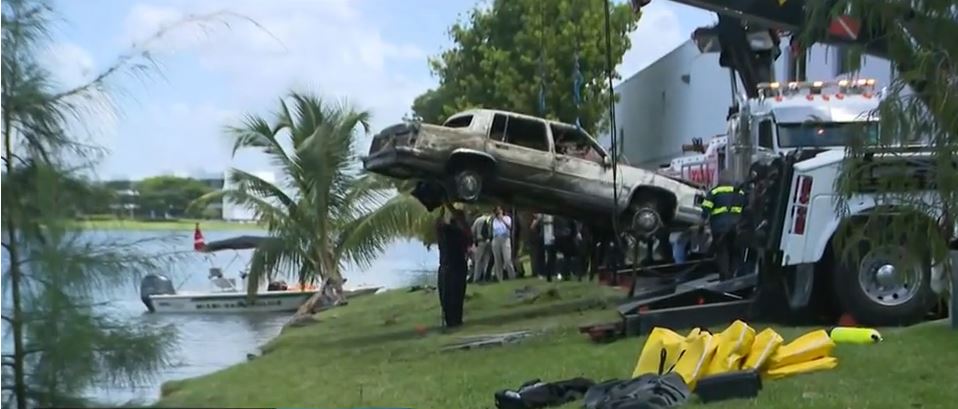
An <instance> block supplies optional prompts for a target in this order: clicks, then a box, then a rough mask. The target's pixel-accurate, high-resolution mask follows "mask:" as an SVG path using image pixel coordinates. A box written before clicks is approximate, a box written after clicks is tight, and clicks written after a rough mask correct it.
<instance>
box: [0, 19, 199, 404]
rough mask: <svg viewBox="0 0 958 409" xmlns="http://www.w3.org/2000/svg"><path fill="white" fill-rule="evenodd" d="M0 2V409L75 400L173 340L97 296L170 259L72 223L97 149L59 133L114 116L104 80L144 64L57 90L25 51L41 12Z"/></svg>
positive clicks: (126, 374)
mask: <svg viewBox="0 0 958 409" xmlns="http://www.w3.org/2000/svg"><path fill="white" fill-rule="evenodd" d="M2 7H3V14H2V33H3V34H2V38H3V40H2V41H3V53H2V75H0V78H2V89H0V93H2V100H3V104H2V113H0V115H2V143H3V145H2V159H3V171H4V175H3V181H2V184H0V188H2V195H3V198H4V199H6V200H3V201H2V205H0V209H2V217H0V220H2V222H3V229H2V234H3V249H4V254H3V259H4V265H3V270H4V271H3V286H2V288H3V292H4V294H3V301H4V303H3V309H2V318H3V323H4V331H3V333H4V336H5V337H6V336H8V335H9V336H10V338H11V344H12V348H7V347H6V344H5V345H4V350H3V395H4V396H3V401H4V407H5V408H6V407H16V408H18V409H25V408H28V407H63V406H79V405H83V404H88V403H89V402H85V400H84V399H82V398H81V397H82V396H83V394H84V393H86V392H87V391H88V389H89V388H90V387H92V386H109V385H112V384H134V383H137V382H139V381H142V380H144V379H147V378H149V377H151V376H152V375H153V374H154V373H155V371H156V369H158V368H159V367H160V366H161V365H163V364H164V363H165V362H166V358H167V357H168V352H169V350H170V349H169V348H170V347H171V346H172V342H173V341H175V340H174V339H173V338H172V336H171V334H170V332H169V330H168V329H167V328H162V327H160V328H148V327H143V326H140V325H136V324H131V323H128V322H120V321H118V320H117V319H115V318H114V314H112V312H111V311H109V309H108V307H109V302H104V301H103V300H104V299H109V298H111V296H112V295H113V294H112V292H113V291H115V290H117V289H118V288H120V287H121V286H124V287H123V289H124V290H128V289H129V286H130V285H131V284H132V283H134V282H136V281H138V279H139V278H140V277H141V276H142V275H143V274H145V273H148V272H152V271H157V270H159V269H160V268H162V267H164V266H165V265H166V263H167V262H169V261H171V260H170V259H169V258H168V257H160V256H154V255H144V254H142V253H141V250H140V247H139V245H140V244H141V243H139V242H128V241H113V240H106V239H103V238H101V237H97V236H95V235H90V234H85V233H83V232H82V231H80V230H78V229H76V223H74V222H73V219H74V218H75V217H76V216H77V215H78V214H80V213H83V212H84V211H86V210H89V208H95V207H96V206H98V204H97V203H99V202H101V201H102V200H103V199H104V193H103V192H102V191H99V189H100V187H97V186H92V185H91V184H90V183H89V182H88V181H86V180H85V179H84V178H83V177H81V176H80V174H87V173H89V171H90V170H91V168H92V167H93V165H94V164H95V163H97V161H98V160H99V159H100V157H99V154H100V153H101V152H102V149H100V148H99V147H96V146H90V145H88V144H85V143H82V142H80V141H82V139H83V138H82V136H80V135H77V134H76V133H72V132H70V131H72V130H75V129H81V130H82V129H88V130H89V129H95V128H96V127H93V126H90V127H87V126H84V125H85V121H86V120H87V119H88V118H89V117H88V115H89V114H107V115H109V114H112V113H113V110H112V109H111V108H112V107H113V105H112V102H113V101H112V100H111V99H110V98H109V92H108V91H109V89H110V79H112V78H114V77H115V76H116V75H118V74H120V73H129V74H134V75H137V74H143V73H145V72H146V71H148V69H149V68H150V67H152V59H151V57H150V54H149V53H148V52H146V51H145V50H144V49H133V50H131V52H130V53H127V54H124V55H121V56H120V57H119V58H118V59H117V60H116V62H115V63H114V64H112V65H110V66H108V67H107V68H106V69H105V70H104V71H103V72H101V73H100V74H99V75H97V76H95V77H94V79H93V80H92V81H90V82H88V83H86V84H83V85H81V86H79V87H77V88H73V89H68V90H61V89H59V88H58V87H57V84H55V83H54V81H53V80H52V79H51V75H50V73H49V71H48V70H46V69H45V67H43V66H42V65H40V64H39V63H38V60H37V54H36V53H37V52H38V51H43V50H44V48H43V47H44V46H45V45H46V44H45V42H46V40H47V39H48V38H47V28H48V26H49V22H50V21H51V19H53V18H54V16H53V11H52V8H51V7H50V6H49V4H47V2H44V1H29V0H10V1H4V2H3V5H2ZM202 18H203V17H200V18H191V19H188V21H196V20H197V19H202ZM174 26H175V25H174ZM169 29H170V28H167V29H164V30H161V32H160V34H162V33H164V32H166V31H168V30H169ZM160 34H158V35H157V36H155V37H153V38H152V39H156V38H158V37H159V36H160ZM148 42H149V41H148Z"/></svg>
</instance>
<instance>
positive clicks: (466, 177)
mask: <svg viewBox="0 0 958 409" xmlns="http://www.w3.org/2000/svg"><path fill="white" fill-rule="evenodd" d="M452 182H453V187H454V189H455V192H456V197H457V198H458V199H459V200H462V201H464V202H475V201H476V200H479V195H480V194H481V193H482V184H483V177H482V174H481V173H479V172H478V171H476V170H474V169H470V168H465V169H459V170H457V171H456V172H455V173H454V174H453V177H452Z"/></svg>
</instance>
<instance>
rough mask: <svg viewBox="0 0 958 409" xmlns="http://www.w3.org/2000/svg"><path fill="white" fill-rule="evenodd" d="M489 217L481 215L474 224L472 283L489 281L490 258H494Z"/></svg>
mask: <svg viewBox="0 0 958 409" xmlns="http://www.w3.org/2000/svg"><path fill="white" fill-rule="evenodd" d="M490 221H491V217H490V216H489V215H481V216H479V217H477V218H476V220H475V221H474V222H472V237H473V240H474V242H473V246H474V250H473V252H472V281H473V282H474V283H478V282H480V281H483V280H484V279H487V278H488V277H485V275H486V269H487V268H488V266H489V258H490V257H492V231H491V226H489V222H490Z"/></svg>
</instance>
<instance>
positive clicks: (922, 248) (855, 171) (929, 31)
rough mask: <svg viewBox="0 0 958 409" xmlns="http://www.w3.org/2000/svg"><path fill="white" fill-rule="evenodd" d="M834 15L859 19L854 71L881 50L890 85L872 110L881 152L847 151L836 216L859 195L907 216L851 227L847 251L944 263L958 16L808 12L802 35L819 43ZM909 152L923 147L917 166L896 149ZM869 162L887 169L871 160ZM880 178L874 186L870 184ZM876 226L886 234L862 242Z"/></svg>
mask: <svg viewBox="0 0 958 409" xmlns="http://www.w3.org/2000/svg"><path fill="white" fill-rule="evenodd" d="M841 14H850V15H851V16H854V17H857V18H859V19H860V20H861V21H862V22H863V26H862V27H863V29H862V35H863V36H871V37H873V38H874V40H872V41H870V42H869V43H867V44H866V45H858V46H854V47H852V49H851V51H852V52H851V53H850V54H851V56H852V66H856V67H857V66H858V65H857V60H858V58H859V57H860V55H862V54H863V53H865V52H873V51H875V50H881V49H884V51H885V52H886V53H887V57H888V59H890V60H891V61H892V63H893V64H894V66H895V68H896V70H897V77H896V78H895V79H894V81H893V83H892V84H889V85H888V88H887V95H886V96H885V98H884V99H883V101H882V103H881V104H880V106H879V108H878V112H877V114H879V115H880V118H881V120H880V132H879V133H880V136H879V141H878V143H877V144H875V143H865V141H864V138H858V140H856V141H854V142H853V143H852V144H850V146H849V147H848V149H847V152H848V160H847V161H846V163H845V166H843V170H842V175H841V177H840V178H839V180H838V181H837V185H836V188H837V190H838V191H839V192H840V193H841V194H842V197H843V199H845V200H844V201H843V202H842V203H840V205H839V211H844V210H845V209H846V208H847V207H846V206H845V205H846V204H847V201H848V200H851V199H853V198H854V196H855V195H856V194H858V193H859V192H862V191H864V190H865V189H866V188H871V189H875V190H877V193H878V195H879V196H880V197H879V200H880V201H882V202H885V203H895V204H897V205H896V206H895V207H896V208H897V209H898V210H902V209H903V210H904V211H903V212H900V213H899V214H897V215H896V216H895V217H887V214H883V212H881V211H879V212H875V214H873V215H871V216H869V217H868V218H867V220H863V221H862V223H859V224H857V225H855V226H851V227H855V228H852V229H849V231H850V233H849V235H850V237H852V240H851V241H850V242H857V241H859V240H883V239H884V240H885V241H886V242H888V241H891V242H892V243H896V244H898V243H901V244H905V245H907V246H908V247H909V249H910V250H911V251H910V253H912V254H929V253H930V255H931V256H932V257H933V260H936V261H943V262H945V263H946V264H947V263H948V257H946V252H947V250H948V243H949V241H951V240H954V239H955V237H953V233H954V227H955V223H956V220H958V218H956V217H958V214H956V212H958V95H956V92H955V90H956V89H958V83H956V78H958V67H956V65H955V60H954V56H955V55H958V42H956V41H955V40H954V39H955V38H958V37H956V36H958V9H956V8H955V2H954V1H953V0H925V1H919V2H899V1H894V0H840V1H836V2H832V3H831V4H826V3H815V5H814V7H811V8H810V9H809V15H808V17H807V22H808V28H807V29H806V30H805V31H806V32H805V33H804V34H803V35H804V36H806V38H808V37H811V38H816V37H817V36H820V35H821V34H822V33H823V32H824V30H825V27H826V26H827V24H828V22H829V21H830V17H833V16H837V15H841ZM916 144H922V145H925V146H927V152H928V153H927V155H926V156H924V157H923V158H919V157H915V156H909V155H908V154H906V153H905V152H904V151H903V150H902V149H901V148H900V147H901V146H903V145H916ZM873 154H877V155H879V156H884V157H885V158H886V160H879V161H876V160H871V155H873ZM889 158H890V160H889ZM879 171H880V172H881V176H880V177H879V178H878V183H875V181H874V179H872V177H873V175H875V174H877V173H878V172H879ZM875 226H881V229H882V230H884V231H886V233H887V234H882V235H876V234H871V233H869V232H872V233H874V231H875V230H874V228H875ZM843 241H844V240H843ZM839 245H840V247H846V246H843V245H841V244H840V243H839ZM852 250H854V249H852ZM843 251H846V252H847V251H848V249H847V248H846V249H843Z"/></svg>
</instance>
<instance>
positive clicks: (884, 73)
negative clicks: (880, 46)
mask: <svg viewBox="0 0 958 409" xmlns="http://www.w3.org/2000/svg"><path fill="white" fill-rule="evenodd" d="M787 43H788V41H782V54H781V56H780V57H779V58H778V60H776V62H775V75H776V78H777V79H778V80H779V81H786V80H787V78H788V70H787V67H788V64H789V63H790V62H791V58H790V55H789V53H788V48H787ZM840 52H841V51H840V49H839V48H836V47H826V46H815V47H813V48H812V49H811V50H809V57H808V60H807V68H806V72H807V78H808V79H809V80H818V79H821V80H831V79H835V78H839V77H844V76H847V74H846V75H842V71H844V70H843V69H842V67H841V64H838V63H837V61H839V60H840V59H839V58H838V57H837V56H838V54H839V53H840ZM718 60H719V56H718V53H712V54H702V53H700V52H699V51H698V49H697V48H696V47H695V44H694V43H693V42H692V41H691V40H689V41H686V42H685V43H683V44H682V45H681V46H679V47H678V48H676V49H675V50H673V51H672V52H670V53H668V54H667V55H665V56H664V57H662V58H661V59H659V60H657V61H656V62H654V63H652V64H651V65H649V66H648V67H646V68H644V69H643V70H641V71H639V72H638V73H636V74H635V75H633V76H632V77H629V78H628V79H626V80H625V81H623V82H622V83H620V84H619V85H618V86H616V88H615V90H616V93H617V94H618V95H619V100H618V102H617V103H616V105H615V117H616V128H617V132H618V134H617V141H618V143H619V145H618V148H619V150H620V152H622V153H623V154H624V155H625V158H626V159H627V160H628V162H629V163H630V164H631V165H633V166H638V167H642V168H648V169H655V168H658V167H659V166H660V165H663V164H666V163H668V161H669V160H670V159H673V158H675V157H678V156H681V155H682V151H681V147H682V145H683V144H687V143H690V142H691V141H692V139H693V138H702V139H703V140H704V141H708V139H709V138H710V137H712V136H715V135H718V134H724V133H725V127H726V121H725V118H726V115H727V114H728V108H729V106H730V105H731V102H732V92H731V87H730V83H731V78H730V76H729V71H728V70H727V69H725V68H722V67H721V66H719V62H718ZM858 76H859V77H862V78H875V79H876V80H877V81H878V84H879V86H883V85H887V84H888V83H889V82H890V81H891V78H892V70H891V66H890V64H889V63H888V62H887V61H886V60H882V59H879V58H876V57H865V58H864V60H863V65H862V69H861V71H860V72H859V74H858ZM602 141H603V145H606V146H608V145H609V144H610V141H609V138H608V135H606V137H605V138H602Z"/></svg>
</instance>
